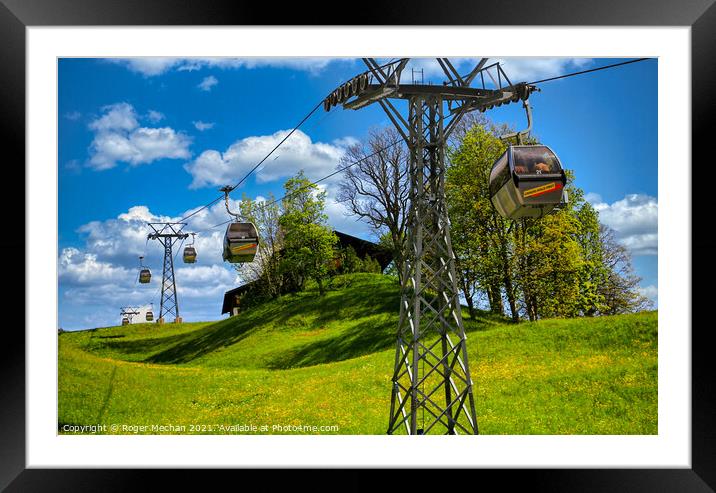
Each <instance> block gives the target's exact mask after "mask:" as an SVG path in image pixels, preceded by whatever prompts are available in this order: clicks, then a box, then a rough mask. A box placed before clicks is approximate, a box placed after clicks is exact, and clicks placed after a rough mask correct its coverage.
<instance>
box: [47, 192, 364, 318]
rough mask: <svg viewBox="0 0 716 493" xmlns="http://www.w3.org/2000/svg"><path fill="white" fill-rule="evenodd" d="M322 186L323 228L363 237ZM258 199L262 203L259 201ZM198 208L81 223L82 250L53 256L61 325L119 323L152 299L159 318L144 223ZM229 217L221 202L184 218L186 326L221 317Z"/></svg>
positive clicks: (153, 246)
mask: <svg viewBox="0 0 716 493" xmlns="http://www.w3.org/2000/svg"><path fill="white" fill-rule="evenodd" d="M321 188H322V189H324V190H326V191H327V194H328V196H327V200H326V213H327V214H328V216H329V224H330V225H331V226H332V227H334V228H335V229H338V230H339V231H343V232H346V233H349V234H353V235H356V236H360V237H364V238H367V237H368V236H369V234H368V228H367V226H366V225H364V224H363V223H361V222H358V221H355V220H354V218H352V217H349V216H346V215H345V209H344V207H343V205H342V204H339V203H337V202H336V201H335V198H334V194H333V190H334V189H333V187H332V186H331V184H329V185H328V186H326V185H322V186H321ZM256 200H257V201H265V200H266V198H265V197H261V196H259V197H256ZM238 205H239V201H238V200H234V199H230V207H231V209H232V210H236V209H238ZM198 209H199V207H195V208H193V209H189V210H187V211H184V212H182V213H181V214H179V215H177V216H174V217H170V216H163V215H160V214H156V213H154V212H152V211H151V210H150V209H149V208H148V207H147V206H145V205H136V206H134V207H131V208H129V209H128V210H127V211H125V212H123V213H121V214H118V215H117V216H116V217H114V218H110V219H105V220H101V221H91V222H89V223H87V224H85V225H83V226H81V227H80V228H79V229H78V232H79V233H80V235H81V237H82V239H83V241H84V245H83V246H82V247H81V248H75V247H69V248H64V249H63V250H62V251H61V253H60V255H59V257H58V267H59V286H60V293H61V298H60V322H61V326H62V327H63V328H65V329H81V328H90V327H101V326H107V325H117V324H119V323H120V322H121V320H120V318H121V317H120V315H119V307H120V306H124V305H132V306H145V305H149V303H151V302H154V315H155V317H158V316H159V315H158V314H159V294H160V282H161V270H162V265H163V255H164V252H163V248H162V246H161V245H160V244H159V242H157V241H154V240H147V233H148V232H149V228H148V226H147V222H166V221H177V220H179V219H180V218H183V217H185V216H187V215H189V214H192V213H193V212H195V211H197V210H198ZM228 219H230V217H229V216H228V214H227V213H226V209H225V206H224V203H223V201H221V202H218V203H216V204H214V205H212V206H211V207H208V208H206V209H202V210H201V211H199V212H198V213H196V214H195V215H194V216H192V217H191V218H189V219H188V220H187V221H186V222H187V223H188V225H187V226H186V228H185V229H184V231H186V232H191V231H199V234H198V235H197V236H196V238H195V242H194V245H195V247H196V250H197V262H196V263H195V264H184V263H183V262H182V260H181V248H183V246H186V244H187V242H185V243H184V244H178V245H177V246H176V247H175V250H174V252H175V259H176V260H175V276H176V282H177V295H178V297H179V303H180V311H181V315H182V317H184V319H185V320H187V321H199V320H212V319H218V318H220V313H219V312H220V311H221V303H222V300H223V294H224V292H226V291H227V290H229V289H231V288H233V287H236V286H238V285H239V284H240V283H241V281H240V278H239V277H238V275H237V272H236V270H235V269H234V267H233V266H232V265H231V264H229V263H226V262H224V261H223V258H222V255H221V254H222V246H223V237H224V231H225V226H224V225H223V224H221V223H224V222H225V221H227V220H228ZM217 225H219V226H218V227H214V226H217ZM212 227H214V228H213V229H210V228H212ZM190 240H191V238H189V241H190ZM140 255H142V256H144V257H145V259H144V265H146V266H148V267H149V268H150V269H151V271H152V281H151V283H150V284H139V283H138V282H137V277H138V272H139V258H138V257H139V256H140ZM140 317H141V316H140Z"/></svg>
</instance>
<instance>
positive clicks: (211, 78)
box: [197, 75, 219, 92]
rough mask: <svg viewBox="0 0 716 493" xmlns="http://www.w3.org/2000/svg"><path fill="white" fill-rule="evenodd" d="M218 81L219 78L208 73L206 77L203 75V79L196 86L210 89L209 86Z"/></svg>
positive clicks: (206, 89) (203, 89)
mask: <svg viewBox="0 0 716 493" xmlns="http://www.w3.org/2000/svg"><path fill="white" fill-rule="evenodd" d="M218 83H219V79H217V78H216V77H214V76H213V75H210V76H208V77H204V79H203V80H202V81H201V82H200V83H199V85H198V86H197V87H198V88H199V89H201V90H202V91H207V92H208V91H211V88H212V87H214V86H215V85H216V84H218Z"/></svg>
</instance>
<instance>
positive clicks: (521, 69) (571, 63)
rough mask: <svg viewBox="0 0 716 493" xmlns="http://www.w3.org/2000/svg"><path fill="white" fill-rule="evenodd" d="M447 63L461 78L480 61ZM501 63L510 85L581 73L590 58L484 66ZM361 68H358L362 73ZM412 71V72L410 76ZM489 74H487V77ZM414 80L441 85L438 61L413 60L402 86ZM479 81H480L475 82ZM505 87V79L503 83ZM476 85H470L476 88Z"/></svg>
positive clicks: (442, 74) (490, 61) (514, 61)
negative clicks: (570, 72) (574, 71)
mask: <svg viewBox="0 0 716 493" xmlns="http://www.w3.org/2000/svg"><path fill="white" fill-rule="evenodd" d="M449 59H450V62H451V63H452V64H453V66H454V67H455V69H456V70H457V71H458V73H459V74H460V75H463V76H464V75H467V74H468V73H469V72H470V71H471V70H472V69H473V68H474V67H475V65H476V64H477V63H478V62H479V61H480V60H481V58H479V57H474V58H468V57H449ZM377 61H378V63H379V64H383V63H387V62H388V61H389V60H388V59H378V60H377ZM495 62H500V65H501V66H502V69H503V70H504V72H505V74H507V77H508V78H509V80H510V81H511V82H513V83H517V82H532V81H534V80H537V79H544V78H548V77H553V76H555V75H562V74H564V73H565V72H567V71H571V70H575V69H577V70H578V69H580V68H582V67H584V66H586V65H588V64H589V63H591V62H592V60H591V59H589V58H558V57H552V58H543V57H539V58H538V57H511V58H490V59H488V61H487V63H486V66H489V65H492V64H493V63H495ZM362 69H363V68H362V67H361V70H362ZM413 70H415V72H413ZM488 72H489V74H488ZM490 75H492V76H493V77H494V78H495V79H496V80H497V72H496V71H495V69H494V68H493V69H490V70H489V71H486V72H485V75H484V78H485V84H486V85H487V86H490V87H492V86H493V85H494V84H493V83H492V81H491V78H490ZM413 77H414V78H415V81H416V82H417V83H421V82H425V83H427V82H433V83H435V82H441V81H443V80H446V76H445V72H443V70H442V68H441V67H440V65H439V63H438V61H437V60H436V59H435V58H412V59H411V60H410V61H409V62H408V64H407V65H406V67H405V69H404V70H403V73H402V77H401V82H402V83H404V84H410V83H412V81H413ZM478 80H479V78H478ZM503 83H504V79H503ZM476 84H477V82H473V86H475V85H476Z"/></svg>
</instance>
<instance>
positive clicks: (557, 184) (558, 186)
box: [529, 182, 562, 198]
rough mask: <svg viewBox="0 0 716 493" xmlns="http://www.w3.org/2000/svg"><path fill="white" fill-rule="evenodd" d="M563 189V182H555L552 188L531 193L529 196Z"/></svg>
mask: <svg viewBox="0 0 716 493" xmlns="http://www.w3.org/2000/svg"><path fill="white" fill-rule="evenodd" d="M561 189H562V184H561V183H559V182H557V183H555V185H554V188H550V189H549V190H545V191H543V192H537V193H535V194H532V195H530V196H529V198H532V197H539V196H540V195H544V194H546V193H550V192H555V191H557V190H561Z"/></svg>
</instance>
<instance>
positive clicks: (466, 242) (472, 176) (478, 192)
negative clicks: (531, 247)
mask: <svg viewBox="0 0 716 493" xmlns="http://www.w3.org/2000/svg"><path fill="white" fill-rule="evenodd" d="M483 122H484V120H483ZM458 130H460V129H458ZM460 131H461V139H460V140H459V141H458V142H459V145H458V147H457V148H453V149H451V150H450V152H449V153H448V157H449V160H450V166H449V167H448V170H447V179H446V183H445V192H446V195H447V203H448V211H449V215H450V221H451V229H450V231H451V237H452V240H453V241H452V243H453V249H454V251H455V256H456V258H457V269H458V271H459V272H460V287H461V289H462V291H463V294H464V296H465V299H466V301H467V304H468V309H469V310H470V313H471V315H472V314H474V302H473V299H474V298H475V296H476V295H477V292H478V290H482V291H483V292H485V294H486V295H487V299H488V300H489V303H490V310H491V311H492V312H494V313H500V314H501V313H503V310H504V308H503V295H502V293H503V291H504V293H505V297H506V298H507V302H508V304H509V306H510V312H511V315H512V318H513V320H515V321H518V320H519V312H518V307H517V299H516V293H515V288H514V285H513V273H512V270H513V268H514V267H513V258H512V245H511V243H510V237H509V235H508V230H509V226H510V224H509V222H508V221H505V220H504V219H503V218H502V217H501V216H500V215H499V214H498V213H497V212H496V211H495V209H494V207H493V206H492V204H491V202H490V195H489V174H490V170H491V168H492V165H493V163H494V162H495V160H496V159H497V158H499V157H500V155H501V154H502V153H503V152H504V150H505V147H506V144H505V143H504V142H502V141H501V140H500V139H499V137H498V135H499V134H500V131H501V130H500V129H499V128H496V127H494V126H487V125H486V124H478V125H475V126H473V127H471V128H468V129H463V130H460Z"/></svg>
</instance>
